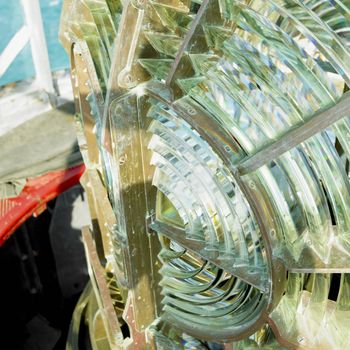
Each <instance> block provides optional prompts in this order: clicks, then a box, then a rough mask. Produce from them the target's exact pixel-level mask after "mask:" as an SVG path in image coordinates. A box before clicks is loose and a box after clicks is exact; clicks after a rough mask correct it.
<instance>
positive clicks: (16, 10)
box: [0, 0, 69, 86]
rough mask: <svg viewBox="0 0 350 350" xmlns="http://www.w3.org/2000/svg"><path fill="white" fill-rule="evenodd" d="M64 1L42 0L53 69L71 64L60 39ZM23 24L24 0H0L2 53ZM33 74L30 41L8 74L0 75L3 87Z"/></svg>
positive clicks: (0, 48) (0, 41)
mask: <svg viewBox="0 0 350 350" xmlns="http://www.w3.org/2000/svg"><path fill="white" fill-rule="evenodd" d="M62 3H63V0H40V6H41V13H42V17H43V22H44V28H45V36H46V42H47V46H48V49H49V57H50V64H51V70H53V71H57V70H61V69H64V68H68V67H69V60H68V56H67V54H66V52H65V51H64V49H63V48H62V46H61V44H60V42H59V41H58V29H59V22H60V16H61V9H62ZM23 24H24V17H23V12H22V7H21V1H20V0H0V55H1V52H2V51H3V50H4V49H5V47H6V46H7V44H8V43H9V41H10V40H11V39H12V37H13V36H14V35H15V34H16V33H17V31H18V30H19V29H20V28H21V27H22V26H23ZM34 75H35V72H34V66H33V62H32V58H31V51H30V44H29V43H28V44H27V45H26V47H25V48H24V49H23V50H22V51H21V53H20V54H19V55H18V56H17V58H16V59H15V61H14V62H13V63H12V65H11V66H10V67H9V69H8V70H7V71H6V72H5V74H4V75H3V76H2V77H0V86H2V85H6V84H8V83H12V82H16V81H19V80H23V79H28V78H31V77H34Z"/></svg>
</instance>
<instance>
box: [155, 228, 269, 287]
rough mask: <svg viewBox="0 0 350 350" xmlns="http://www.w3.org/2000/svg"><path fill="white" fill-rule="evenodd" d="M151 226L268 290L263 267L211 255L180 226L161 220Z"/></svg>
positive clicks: (220, 266) (228, 270)
mask: <svg viewBox="0 0 350 350" xmlns="http://www.w3.org/2000/svg"><path fill="white" fill-rule="evenodd" d="M149 227H150V228H151V229H152V230H154V231H156V232H157V233H159V234H162V235H164V236H166V237H168V238H169V239H171V240H173V241H175V242H177V243H179V244H180V245H182V246H183V247H184V248H185V249H187V250H190V251H192V252H194V253H195V254H197V255H199V256H201V257H202V258H203V259H204V260H207V261H209V262H211V263H212V264H214V265H216V266H217V267H219V268H221V269H223V270H225V271H226V272H228V273H230V274H231V275H232V276H235V277H237V278H239V279H241V280H242V281H244V282H246V283H248V284H250V285H251V286H253V287H255V288H257V289H259V290H260V291H262V292H264V293H267V292H268V286H267V285H268V284H267V278H266V274H265V273H264V272H263V269H261V268H258V267H257V266H249V265H244V266H242V265H240V266H237V265H235V264H234V262H233V261H232V260H226V259H220V257H217V258H213V257H211V256H209V255H210V253H211V252H209V251H208V252H206V251H205V247H206V245H205V242H200V241H195V240H191V239H187V238H186V236H185V235H186V234H185V231H184V230H183V229H181V228H179V227H175V226H172V225H169V224H167V223H164V222H160V221H155V222H153V223H151V224H150V225H149Z"/></svg>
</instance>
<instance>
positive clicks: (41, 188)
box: [0, 164, 85, 246]
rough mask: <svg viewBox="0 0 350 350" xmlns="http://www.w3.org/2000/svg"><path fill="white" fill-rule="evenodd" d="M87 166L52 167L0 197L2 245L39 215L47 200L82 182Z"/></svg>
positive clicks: (0, 240) (0, 239)
mask: <svg viewBox="0 0 350 350" xmlns="http://www.w3.org/2000/svg"><path fill="white" fill-rule="evenodd" d="M84 170H85V166H84V165H83V164H82V165H78V166H76V167H73V168H70V169H67V170H59V171H53V172H50V173H48V174H45V175H42V176H39V177H36V178H32V179H28V180H27V183H26V186H25V187H24V189H23V191H22V192H21V194H20V195H19V196H17V197H15V198H8V199H3V200H0V246H2V245H3V244H4V243H5V241H6V240H7V239H8V238H9V237H10V236H11V235H12V234H13V233H14V232H15V231H16V229H17V228H18V227H19V226H21V224H22V223H24V222H25V221H26V220H27V219H28V218H29V217H31V216H32V215H34V216H37V215H40V214H41V213H42V212H43V210H45V208H46V203H47V202H49V201H51V200H52V199H54V198H56V197H57V196H58V195H59V194H60V193H62V192H64V191H66V190H67V189H69V188H70V187H72V186H74V185H75V184H77V183H78V182H79V179H80V177H81V175H82V174H83V172H84Z"/></svg>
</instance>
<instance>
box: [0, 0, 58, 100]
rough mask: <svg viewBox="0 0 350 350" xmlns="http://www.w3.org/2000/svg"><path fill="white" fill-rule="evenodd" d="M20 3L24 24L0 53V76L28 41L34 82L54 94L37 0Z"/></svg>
mask: <svg viewBox="0 0 350 350" xmlns="http://www.w3.org/2000/svg"><path fill="white" fill-rule="evenodd" d="M21 4H22V7H23V13H24V17H25V25H24V26H23V27H22V28H21V29H20V30H19V31H18V32H17V33H16V34H15V35H14V36H13V38H12V39H11V40H10V42H9V43H8V45H7V46H6V48H5V49H4V50H3V52H2V53H1V54H0V77H1V76H2V75H3V74H4V73H5V72H6V71H7V69H8V68H9V67H10V65H11V63H12V62H13V61H14V60H15V58H16V57H17V56H18V54H19V53H20V52H21V51H22V50H23V48H24V47H25V45H26V44H27V43H28V41H30V46H31V52H32V58H33V64H34V68H35V75H36V76H35V84H36V85H37V87H38V89H40V90H44V91H46V92H47V93H48V94H49V95H55V94H56V93H55V89H54V84H53V79H52V73H51V67H50V61H49V53H48V49H47V45H46V40H45V33H44V26H43V21H42V16H41V11H40V4H39V0H21Z"/></svg>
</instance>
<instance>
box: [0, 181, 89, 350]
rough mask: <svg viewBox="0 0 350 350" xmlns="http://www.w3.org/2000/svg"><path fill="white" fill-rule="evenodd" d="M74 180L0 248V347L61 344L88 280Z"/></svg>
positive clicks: (45, 349) (47, 349) (55, 347)
mask: <svg viewBox="0 0 350 350" xmlns="http://www.w3.org/2000/svg"><path fill="white" fill-rule="evenodd" d="M83 201H85V198H84V193H83V189H82V188H81V186H80V185H77V186H74V187H73V188H71V189H69V190H68V191H66V192H64V193H63V194H61V195H60V196H59V197H57V198H56V199H55V200H53V201H51V202H49V203H48V206H47V210H45V211H44V212H43V213H42V214H41V215H39V216H38V217H31V218H30V219H29V220H27V221H26V222H25V223H24V224H23V225H22V226H21V227H20V228H19V229H18V230H17V231H16V232H15V233H14V234H13V235H12V237H11V238H10V239H9V240H8V241H7V242H6V244H5V245H4V246H3V247H2V248H1V249H0V281H1V288H0V298H1V313H0V335H1V338H2V339H1V342H2V345H1V348H2V349H14V350H21V349H23V350H34V349H35V350H51V349H52V350H61V349H65V346H66V338H67V334H68V329H69V325H70V321H71V316H72V313H73V310H74V307H75V304H76V302H77V300H78V298H79V296H80V294H81V292H82V290H83V288H84V287H85V284H86V282H87V280H88V276H87V268H86V262H85V254H84V248H83V244H82V241H81V232H80V228H78V225H79V224H81V220H80V219H81V218H82V217H84V215H85V216H86V213H79V211H81V210H83V209H82V208H83V205H82V202H83Z"/></svg>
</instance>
